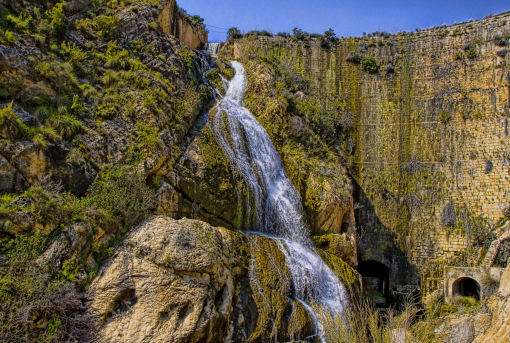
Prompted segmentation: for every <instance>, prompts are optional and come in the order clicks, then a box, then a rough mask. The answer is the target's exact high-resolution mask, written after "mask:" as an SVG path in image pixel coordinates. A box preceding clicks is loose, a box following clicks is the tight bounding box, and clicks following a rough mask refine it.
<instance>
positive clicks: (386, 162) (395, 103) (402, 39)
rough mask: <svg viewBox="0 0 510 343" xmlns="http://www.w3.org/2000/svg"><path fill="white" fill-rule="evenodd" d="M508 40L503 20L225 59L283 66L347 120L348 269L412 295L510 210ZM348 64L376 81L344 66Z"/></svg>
mask: <svg viewBox="0 0 510 343" xmlns="http://www.w3.org/2000/svg"><path fill="white" fill-rule="evenodd" d="M509 37H510V13H504V14H501V15H497V16H493V17H489V18H486V19H484V20H480V21H472V22H468V23H462V24H457V25H453V26H449V27H446V26H443V27H436V28H432V29H427V30H423V31H419V32H416V33H402V34H398V35H374V36H366V37H360V38H342V39H340V40H339V42H338V44H337V45H336V46H333V47H330V48H325V47H323V46H321V42H320V40H319V39H315V40H314V39H312V40H308V41H299V40H297V39H295V38H283V37H246V38H243V39H241V40H238V41H236V42H235V43H234V44H233V45H234V46H233V53H234V56H235V57H236V58H237V59H239V60H241V61H243V60H249V59H250V58H253V57H254V56H258V57H262V58H278V59H285V60H287V61H288V62H289V63H290V64H291V65H292V66H293V68H294V69H295V70H296V71H298V72H299V73H300V74H301V75H303V77H304V78H305V79H306V80H308V81H309V84H310V85H311V88H312V92H314V93H315V94H316V96H317V97H319V98H321V101H325V102H328V103H330V104H331V106H337V107H338V108H339V109H340V110H341V111H343V112H345V113H351V114H352V115H353V117H354V130H353V132H352V134H351V138H350V139H351V141H350V142H348V143H349V144H348V145H349V146H350V151H349V154H348V157H347V165H348V169H349V173H350V175H351V176H352V178H353V179H354V181H355V183H356V184H357V187H356V188H357V189H356V191H355V199H356V201H357V203H358V205H357V206H356V208H357V210H356V225H357V228H358V232H359V254H360V255H359V259H360V260H375V261H379V262H382V263H384V264H385V265H387V266H388V267H389V268H390V273H391V277H392V282H393V284H395V285H399V284H400V285H404V284H409V285H419V284H420V281H421V280H424V279H427V278H434V277H440V275H441V274H442V269H441V268H436V271H437V272H431V270H433V269H434V268H433V266H437V265H439V264H441V263H443V262H444V261H448V260H450V259H452V258H453V257H454V256H456V254H457V253H458V252H460V251H464V250H466V249H472V247H473V244H472V243H473V233H472V232H473V230H474V229H473V227H474V226H475V224H473V223H477V222H478V223H479V222H483V223H486V224H495V223H496V222H497V221H498V220H500V219H501V218H502V217H503V210H504V208H506V207H507V206H509V202H510V200H509V199H510V137H509V130H510V129H509V120H510V99H509V94H510V87H509V79H510V67H509V63H510V46H509V44H510V39H509ZM502 40H503V42H502ZM505 44H506V46H505ZM507 50H509V51H508V52H509V53H507ZM353 53H358V54H359V55H361V56H364V57H367V56H371V57H374V58H375V60H376V61H377V63H378V65H379V72H377V73H368V72H366V71H364V70H363V69H362V68H361V67H360V66H359V65H358V64H356V63H352V62H348V61H347V60H346V59H347V57H348V56H349V55H352V54H353ZM441 261H443V262H441ZM431 266H432V267H431ZM435 274H437V275H435Z"/></svg>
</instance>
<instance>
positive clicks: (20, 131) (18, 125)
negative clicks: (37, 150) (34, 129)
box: [0, 102, 31, 138]
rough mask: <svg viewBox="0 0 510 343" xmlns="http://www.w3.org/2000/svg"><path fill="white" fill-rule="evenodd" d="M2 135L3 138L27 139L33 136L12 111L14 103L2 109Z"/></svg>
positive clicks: (0, 131)
mask: <svg viewBox="0 0 510 343" xmlns="http://www.w3.org/2000/svg"><path fill="white" fill-rule="evenodd" d="M0 133H1V134H2V136H3V137H9V138H26V137H29V136H30V135H31V130H30V128H29V127H28V126H26V125H25V124H24V123H23V122H21V120H19V118H18V116H17V115H16V113H14V110H13V109H12V102H11V103H10V104H9V105H7V106H5V107H4V108H0Z"/></svg>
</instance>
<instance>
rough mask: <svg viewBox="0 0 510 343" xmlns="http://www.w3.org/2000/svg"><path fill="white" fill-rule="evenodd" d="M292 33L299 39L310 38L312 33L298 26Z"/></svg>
mask: <svg viewBox="0 0 510 343" xmlns="http://www.w3.org/2000/svg"><path fill="white" fill-rule="evenodd" d="M292 35H293V36H294V37H295V38H296V39H298V40H305V39H308V38H310V34H309V33H308V32H305V31H303V30H301V29H298V28H297V27H295V28H293V29H292Z"/></svg>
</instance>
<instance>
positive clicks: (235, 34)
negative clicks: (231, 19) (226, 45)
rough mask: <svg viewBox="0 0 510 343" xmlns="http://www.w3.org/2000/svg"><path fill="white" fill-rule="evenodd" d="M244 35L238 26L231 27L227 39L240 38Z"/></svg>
mask: <svg viewBox="0 0 510 343" xmlns="http://www.w3.org/2000/svg"><path fill="white" fill-rule="evenodd" d="M242 36H243V35H242V34H241V30H239V29H238V28H237V27H231V28H230V29H228V31H227V41H232V40H234V39H239V38H241V37H242Z"/></svg>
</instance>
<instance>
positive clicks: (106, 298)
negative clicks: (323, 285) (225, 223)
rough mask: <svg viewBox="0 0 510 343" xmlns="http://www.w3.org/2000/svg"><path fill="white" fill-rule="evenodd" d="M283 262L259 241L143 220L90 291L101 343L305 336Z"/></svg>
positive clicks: (192, 223)
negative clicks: (284, 333)
mask: <svg viewBox="0 0 510 343" xmlns="http://www.w3.org/2000/svg"><path fill="white" fill-rule="evenodd" d="M278 253H279V254H278ZM282 258H283V254H282V253H281V252H279V251H278V249H277V246H276V244H275V243H274V242H273V241H272V240H270V239H267V238H264V237H248V236H245V235H243V234H241V233H238V232H234V231H230V230H227V229H224V228H215V227H212V226H210V225H208V224H206V223H204V222H200V221H196V220H189V219H181V220H179V221H176V220H172V219H169V218H166V217H162V216H159V217H154V218H152V219H149V220H147V221H146V222H145V223H143V224H141V225H140V226H139V227H138V228H136V229H134V230H133V231H131V232H130V233H129V235H128V236H127V237H126V239H125V242H124V244H123V246H122V247H121V248H120V249H119V250H118V251H117V252H116V253H115V255H114V256H113V257H112V258H111V259H110V260H109V261H108V262H107V263H106V265H105V266H104V267H103V268H102V270H101V271H100V273H99V276H98V277H97V279H96V280H95V281H94V282H93V283H92V284H91V286H90V287H89V290H88V293H89V298H90V306H91V309H92V312H93V314H94V315H96V316H97V318H99V322H98V330H99V331H98V332H99V341H100V342H123V343H124V342H126V343H129V342H149V341H150V342H175V343H178V342H233V341H236V342H246V341H249V342H267V341H269V340H271V337H274V332H273V330H274V329H275V328H277V329H278V332H279V334H280V333H281V332H287V333H288V334H287V335H286V338H285V337H283V339H290V338H289V337H290V334H293V335H294V337H302V338H304V337H306V335H309V334H311V333H312V332H313V331H312V330H313V328H312V327H311V322H310V319H309V316H308V315H307V313H306V312H305V311H304V309H303V308H302V307H300V306H299V305H298V304H297V303H296V302H291V301H290V300H289V297H288V292H289V289H290V287H291V282H290V279H289V278H288V275H289V271H288V270H286V269H285V266H284V265H282V261H284V258H283V260H282ZM250 266H252V267H250ZM249 270H252V272H250V271H249ZM282 275H286V277H283V278H282ZM252 278H255V280H257V282H256V283H254V282H253V279H252ZM259 287H260V288H259ZM289 315H290V316H291V317H292V320H291V321H290V323H291V325H289V326H288V327H287V325H286V323H287V319H286V318H287V317H286V316H289ZM273 324H274V325H273ZM278 339H280V335H279V336H278Z"/></svg>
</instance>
